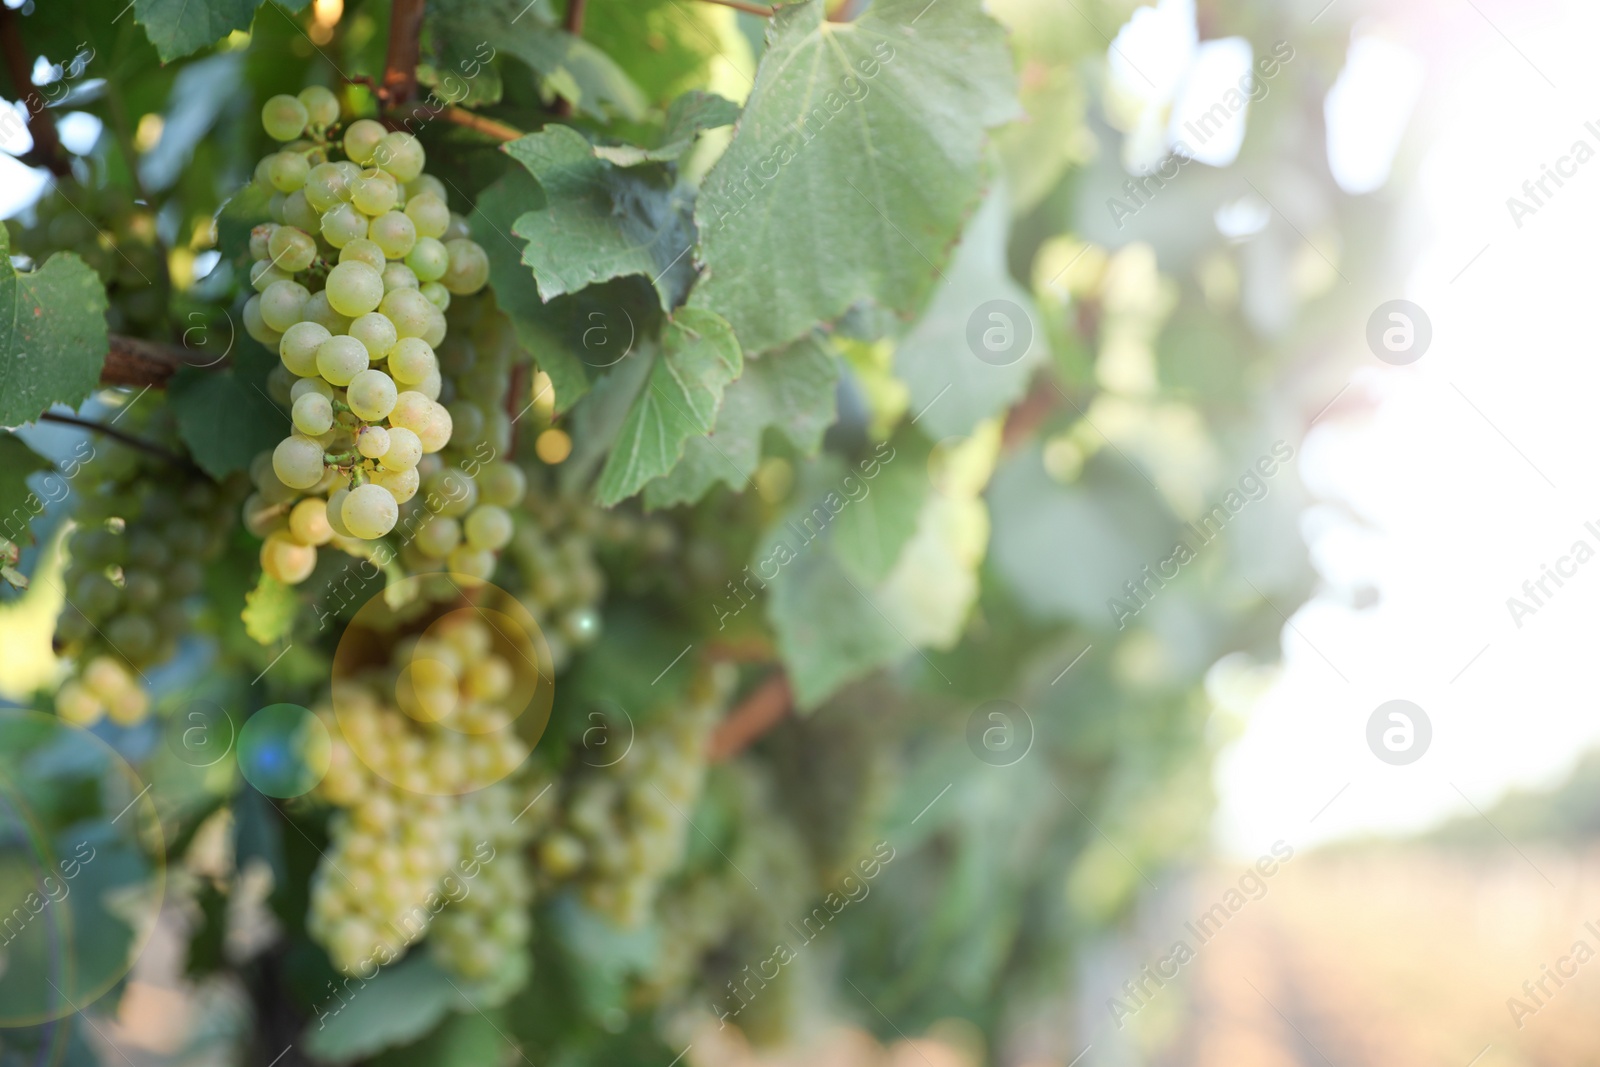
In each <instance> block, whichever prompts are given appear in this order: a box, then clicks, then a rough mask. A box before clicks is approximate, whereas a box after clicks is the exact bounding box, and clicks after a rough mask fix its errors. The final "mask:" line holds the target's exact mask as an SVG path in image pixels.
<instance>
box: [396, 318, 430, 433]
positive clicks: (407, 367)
mask: <svg viewBox="0 0 1600 1067" xmlns="http://www.w3.org/2000/svg"><path fill="white" fill-rule="evenodd" d="M438 369H439V360H438V357H436V356H435V355H434V352H433V346H432V345H430V344H428V342H426V341H424V340H422V338H420V337H407V338H404V339H403V340H400V341H397V342H396V343H395V344H394V345H393V346H392V347H391V349H390V351H389V373H390V374H392V375H394V380H395V381H397V382H400V383H401V384H402V385H415V384H417V383H418V382H420V381H422V380H423V379H425V378H426V377H427V376H428V375H429V374H430V373H433V372H436V371H437V370H438ZM412 428H413V429H415V427H412Z"/></svg>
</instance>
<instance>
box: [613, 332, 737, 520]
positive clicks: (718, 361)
mask: <svg viewBox="0 0 1600 1067" xmlns="http://www.w3.org/2000/svg"><path fill="white" fill-rule="evenodd" d="M635 358H639V357H635ZM652 358H653V359H654V361H655V362H654V363H653V365H652V366H651V368H650V376H649V377H648V378H647V379H645V383H644V388H642V389H641V390H639V394H638V395H637V396H636V397H634V399H633V404H632V406H631V407H630V408H629V409H628V416H627V418H626V419H624V420H623V423H622V430H621V432H620V433H618V435H617V443H616V446H615V447H614V448H613V449H612V450H611V455H610V457H609V458H608V459H607V460H606V466H605V469H604V470H603V471H601V473H600V482H599V484H598V485H597V486H596V490H595V491H596V494H597V496H598V498H599V500H600V503H601V504H602V505H604V506H606V507H610V506H611V505H612V504H615V503H617V502H618V501H619V500H624V499H626V498H628V497H630V496H632V495H633V494H634V493H637V492H638V491H639V490H640V489H642V488H643V487H644V484H645V483H646V482H648V481H650V479H652V478H656V477H659V476H661V475H663V474H665V473H667V472H668V471H670V470H671V469H672V468H673V467H674V466H676V465H677V463H678V461H679V460H680V459H682V458H683V453H684V449H685V448H686V447H687V446H688V443H689V441H690V440H691V439H692V438H694V437H696V436H697V435H702V434H706V433H710V432H711V428H712V426H714V425H715V424H716V418H717V408H718V407H719V406H720V405H721V404H722V392H723V389H724V388H725V387H726V386H727V384H728V383H729V382H731V381H733V380H734V379H735V378H737V377H738V376H739V370H740V366H741V364H742V363H743V358H742V356H741V354H740V352H739V342H738V340H737V339H736V338H735V337H734V336H733V329H732V328H731V327H730V326H729V325H728V324H727V323H726V322H724V321H723V320H722V319H721V318H720V317H718V316H717V315H715V314H713V313H712V312H709V311H703V310H700V309H697V308H681V309H680V310H679V311H678V313H677V314H676V315H674V316H673V317H672V318H671V319H670V320H668V322H667V326H666V329H665V330H664V331H663V333H662V337H661V351H660V352H659V353H658V354H657V355H655V356H654V357H652Z"/></svg>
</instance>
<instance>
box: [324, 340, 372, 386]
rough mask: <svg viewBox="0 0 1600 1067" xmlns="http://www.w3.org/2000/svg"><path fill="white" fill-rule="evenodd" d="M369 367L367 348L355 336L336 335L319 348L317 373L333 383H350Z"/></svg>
mask: <svg viewBox="0 0 1600 1067" xmlns="http://www.w3.org/2000/svg"><path fill="white" fill-rule="evenodd" d="M366 369H367V348H366V346H365V345H363V344H362V343H361V342H360V341H357V340H356V339H355V338H354V337H349V336H345V335H335V336H333V337H330V338H328V339H327V340H326V341H324V342H322V344H321V345H320V346H319V347H318V348H317V373H318V374H321V375H322V376H323V377H324V378H326V379H328V381H329V382H330V383H331V384H333V385H340V386H343V385H349V384H350V382H351V379H353V378H354V377H355V376H356V375H358V374H360V373H361V372H362V371H364V370H366Z"/></svg>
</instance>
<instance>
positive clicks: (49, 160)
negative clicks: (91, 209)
mask: <svg viewBox="0 0 1600 1067" xmlns="http://www.w3.org/2000/svg"><path fill="white" fill-rule="evenodd" d="M21 18H22V16H21V15H19V14H17V12H16V9H14V8H11V7H7V6H6V5H4V4H0V54H3V57H4V59H5V66H6V75H7V76H8V77H9V78H10V79H11V91H12V94H13V95H14V96H15V97H16V98H17V99H18V100H19V101H20V102H21V103H22V106H23V108H24V109H25V110H26V111H27V112H28V132H29V133H31V134H33V149H34V150H33V151H32V152H30V153H29V154H28V155H32V156H36V157H37V158H38V162H40V163H42V164H44V166H45V167H46V168H47V169H48V170H49V171H50V173H51V174H54V175H55V176H56V177H57V178H65V177H68V176H69V175H71V173H72V163H71V161H70V160H68V158H67V154H66V152H64V151H62V148H61V138H60V137H59V136H57V135H56V123H55V119H53V118H52V117H51V116H50V112H49V111H48V110H46V108H45V99H44V97H43V96H42V95H41V94H40V93H39V91H38V90H37V89H35V88H34V87H33V61H32V60H30V59H29V58H28V56H29V52H28V49H27V46H26V45H24V44H23V43H22V30H21V26H20V20H21ZM22 158H23V160H24V161H27V159H28V156H23V157H22Z"/></svg>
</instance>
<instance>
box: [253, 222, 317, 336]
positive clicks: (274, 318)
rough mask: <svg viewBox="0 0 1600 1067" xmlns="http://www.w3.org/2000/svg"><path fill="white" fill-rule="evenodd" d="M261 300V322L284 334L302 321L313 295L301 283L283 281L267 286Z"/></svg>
mask: <svg viewBox="0 0 1600 1067" xmlns="http://www.w3.org/2000/svg"><path fill="white" fill-rule="evenodd" d="M280 232H282V231H280ZM260 299H261V304H260V309H261V320H262V321H263V322H265V323H266V324H267V326H268V327H269V328H271V329H273V330H277V331H278V332H279V333H282V332H283V331H285V330H287V329H288V328H289V327H291V326H293V325H294V324H295V323H297V322H300V321H301V318H302V316H303V314H304V311H305V306H306V301H307V300H309V299H311V294H310V293H309V292H308V291H307V290H306V287H305V286H303V285H301V284H300V283H299V282H293V281H281V282H273V283H272V284H271V285H269V286H267V290H266V292H264V293H262V294H261V297H260Z"/></svg>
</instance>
